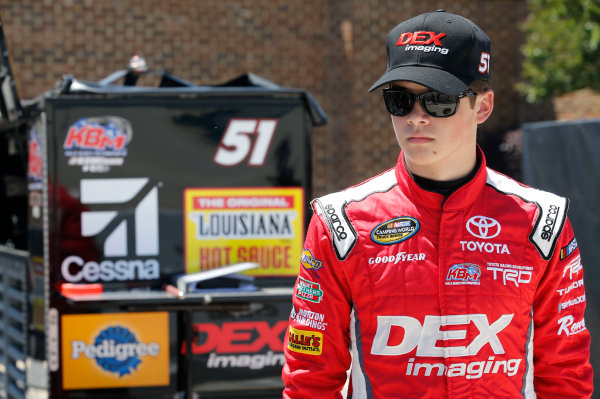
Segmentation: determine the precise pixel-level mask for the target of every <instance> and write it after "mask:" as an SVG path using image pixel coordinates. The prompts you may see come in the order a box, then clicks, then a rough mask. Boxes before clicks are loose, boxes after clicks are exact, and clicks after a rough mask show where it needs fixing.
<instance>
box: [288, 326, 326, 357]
mask: <svg viewBox="0 0 600 399" xmlns="http://www.w3.org/2000/svg"><path fill="white" fill-rule="evenodd" d="M287 347H288V349H289V350H291V351H292V352H298V353H305V354H307V355H319V356H320V355H321V353H322V352H323V334H322V333H320V332H317V331H307V330H298V329H296V328H294V327H291V326H290V330H289V332H288V345H287Z"/></svg>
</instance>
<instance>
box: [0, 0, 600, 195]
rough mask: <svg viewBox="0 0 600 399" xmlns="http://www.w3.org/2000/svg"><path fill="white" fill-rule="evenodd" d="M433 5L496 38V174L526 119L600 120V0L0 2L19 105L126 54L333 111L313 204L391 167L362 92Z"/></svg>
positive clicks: (387, 129) (193, 77)
mask: <svg viewBox="0 0 600 399" xmlns="http://www.w3.org/2000/svg"><path fill="white" fill-rule="evenodd" d="M440 8H443V9H445V10H446V11H448V12H452V13H457V14H461V15H463V16H465V17H467V18H469V19H471V20H473V21H474V22H475V23H476V24H478V25H479V26H480V27H481V28H482V29H483V30H484V31H485V32H487V34H488V35H489V36H490V37H491V39H492V63H491V64H492V86H493V88H494V90H495V91H496V106H495V109H494V112H493V114H492V117H491V119H489V120H488V121H487V122H486V123H485V124H484V125H482V126H481V127H480V134H479V141H480V144H481V146H482V147H483V148H484V150H485V152H486V154H487V156H488V162H489V164H490V165H491V166H492V167H494V168H496V169H497V170H499V171H501V172H504V173H506V174H509V175H511V176H513V177H516V178H520V177H521V176H520V174H521V173H520V132H521V130H520V129H521V126H522V125H523V124H524V123H527V122H535V121H544V120H565V119H578V118H591V117H598V116H600V99H599V98H600V97H599V96H598V94H597V93H595V92H593V91H592V90H591V89H594V88H596V89H597V88H598V86H600V84H599V83H598V81H599V80H600V77H599V76H598V74H597V70H598V67H599V65H598V64H599V61H598V59H599V58H598V54H599V53H600V50H599V49H598V43H599V41H600V28H599V20H600V17H599V16H600V12H599V11H598V8H599V5H598V1H597V0H576V1H566V0H553V1H550V0H543V1H542V0H535V1H533V0H532V1H526V0H477V1H475V0H455V1H452V2H446V1H439V0H421V1H418V2H416V1H386V0H368V1H363V0H360V1H359V0H328V1H317V0H253V1H239V0H219V1H216V0H213V1H210V0H160V1H159V0H94V1H92V0H21V1H18V2H17V1H14V0H0V12H1V13H2V19H3V24H4V32H5V35H6V38H7V41H8V45H9V48H10V50H11V54H12V57H13V66H14V73H15V75H16V80H17V88H18V91H19V94H20V97H21V98H23V99H28V98H33V97H35V96H37V95H40V94H41V93H43V92H44V91H46V90H48V89H50V88H52V87H53V85H54V84H55V83H56V82H57V81H58V80H60V79H61V77H62V76H63V75H64V74H71V75H73V76H75V77H76V78H77V79H80V80H89V81H97V80H99V79H101V78H103V77H106V76H108V75H109V74H111V73H112V72H113V71H115V70H120V69H125V67H126V65H127V62H128V61H129V59H130V58H131V57H132V56H133V55H134V54H139V55H142V56H143V57H145V59H146V62H147V64H148V67H149V68H150V69H162V70H167V71H168V72H169V73H171V74H173V75H175V76H178V77H180V78H182V79H185V80H187V81H189V82H192V83H195V84H198V85H215V84H219V83H223V82H225V81H227V80H229V79H231V78H234V77H236V76H238V75H240V74H243V73H246V72H252V73H254V74H256V75H259V76H261V77H264V78H266V79H268V80H271V81H273V82H275V83H277V84H279V85H282V86H285V87H296V88H302V89H306V90H307V91H309V92H311V93H312V94H313V95H314V96H315V97H316V99H317V101H318V102H319V103H320V105H321V106H322V107H323V108H324V110H325V112H326V113H327V114H328V116H329V123H328V124H326V125H325V126H323V127H319V128H317V129H316V130H315V132H314V139H313V151H314V152H313V154H314V158H313V171H314V178H313V185H314V190H313V192H314V195H315V196H318V195H322V194H324V193H327V192H330V191H335V190H338V189H341V188H344V187H346V186H348V185H351V184H355V183H358V182H360V181H362V180H364V179H365V178H368V177H370V176H372V175H374V174H377V173H379V172H380V171H383V170H385V169H388V168H390V167H392V166H393V165H394V164H395V162H396V160H397V156H398V145H397V143H396V140H395V137H394V134H393V131H392V127H391V123H390V120H389V116H388V114H387V112H386V111H385V107H384V105H383V100H382V99H381V96H380V94H379V92H375V93H368V92H367V90H368V88H369V87H370V85H371V84H372V82H374V81H375V80H376V79H377V78H378V77H379V76H380V74H381V73H382V72H383V71H384V70H385V66H386V51H385V38H386V35H387V33H388V32H389V31H390V30H391V29H392V28H393V27H394V26H395V25H396V24H398V23H399V22H401V21H403V20H404V19H407V18H409V17H411V16H413V15H417V14H420V13H423V12H428V11H433V10H436V9H440ZM590 61H595V63H594V62H590ZM581 65H587V67H589V68H592V69H591V70H592V71H593V72H591V73H587V74H586V73H585V71H584V70H583V68H582V67H581ZM138 84H144V83H143V82H140V83H138ZM149 84H151V83H149ZM519 85H521V86H519ZM527 85H529V86H527ZM518 87H520V90H518Z"/></svg>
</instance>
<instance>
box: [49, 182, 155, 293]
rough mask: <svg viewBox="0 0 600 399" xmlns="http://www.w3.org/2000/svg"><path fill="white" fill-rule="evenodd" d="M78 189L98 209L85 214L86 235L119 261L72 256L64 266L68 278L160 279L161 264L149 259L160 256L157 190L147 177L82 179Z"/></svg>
mask: <svg viewBox="0 0 600 399" xmlns="http://www.w3.org/2000/svg"><path fill="white" fill-rule="evenodd" d="M80 190H81V191H80V195H81V203H82V204H83V205H86V206H88V207H93V209H94V210H90V211H83V212H82V213H81V235H82V237H95V238H96V241H97V242H98V245H99V246H101V248H102V252H103V254H104V257H105V258H118V259H115V260H113V259H105V260H102V261H100V262H96V261H95V260H89V259H82V258H81V257H80V256H77V255H72V256H68V257H66V258H65V259H64V260H63V262H62V265H61V271H62V275H63V277H64V278H65V280H67V281H69V282H81V281H86V282H94V281H99V280H100V281H128V280H154V279H158V278H159V275H160V266H159V263H158V261H157V260H156V259H152V258H148V257H152V256H157V255H158V254H159V238H158V188H157V187H156V186H155V185H153V184H150V180H149V179H148V178H122V179H83V180H81V182H80ZM132 209H133V211H132ZM132 257H143V258H144V259H139V258H137V259H132ZM122 258H127V259H122Z"/></svg>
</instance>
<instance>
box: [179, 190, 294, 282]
mask: <svg viewBox="0 0 600 399" xmlns="http://www.w3.org/2000/svg"><path fill="white" fill-rule="evenodd" d="M184 201H185V266H186V272H187V273H194V272H199V271H205V270H211V269H216V268H219V267H221V266H227V265H231V264H235V263H241V262H256V263H258V264H260V268H257V269H253V270H251V271H248V272H247V273H248V274H252V275H256V276H295V275H297V274H298V267H299V262H298V260H299V258H300V254H301V252H302V243H303V240H304V192H303V190H302V188H297V187H292V188H287V187H285V188H270V187H267V188H189V189H187V190H185V193H184Z"/></svg>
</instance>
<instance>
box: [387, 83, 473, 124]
mask: <svg viewBox="0 0 600 399" xmlns="http://www.w3.org/2000/svg"><path fill="white" fill-rule="evenodd" d="M476 95H477V93H476V92H475V91H473V90H470V89H467V90H465V91H464V92H462V93H460V94H459V95H457V96H451V95H448V94H443V93H440V92H438V91H428V92H426V93H421V94H414V93H410V92H408V91H406V90H404V89H401V88H398V87H390V88H387V89H383V100H384V101H385V106H386V108H387V110H388V112H389V113H390V114H392V115H394V116H406V115H408V114H409V113H410V111H412V109H413V107H414V105H415V101H416V100H419V102H420V103H421V107H422V108H423V109H424V110H425V112H427V114H429V115H431V116H434V117H436V118H447V117H449V116H452V115H454V114H455V113H456V110H457V109H458V104H459V102H460V99H461V98H463V97H474V96H476Z"/></svg>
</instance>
